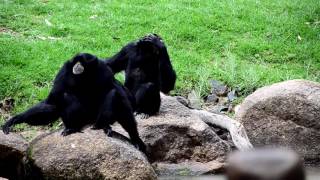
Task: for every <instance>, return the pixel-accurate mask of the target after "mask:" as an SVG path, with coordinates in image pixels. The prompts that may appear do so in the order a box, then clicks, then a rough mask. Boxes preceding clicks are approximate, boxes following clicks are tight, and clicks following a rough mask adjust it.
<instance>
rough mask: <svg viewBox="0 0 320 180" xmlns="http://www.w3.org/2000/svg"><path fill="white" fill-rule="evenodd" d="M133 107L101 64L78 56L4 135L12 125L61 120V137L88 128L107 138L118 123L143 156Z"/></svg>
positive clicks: (93, 58) (131, 99)
mask: <svg viewBox="0 0 320 180" xmlns="http://www.w3.org/2000/svg"><path fill="white" fill-rule="evenodd" d="M133 104H134V97H133V96H132V95H131V94H130V91H129V90H127V89H126V88H125V87H124V86H122V85H121V84H120V83H119V82H118V81H116V79H115V78H114V75H113V73H112V71H111V69H110V68H109V67H108V66H107V65H106V63H105V62H104V61H102V60H99V59H98V58H97V57H96V56H93V55H91V54H86V53H83V54H78V55H76V56H74V57H73V58H72V59H71V60H69V61H67V62H66V63H65V64H64V66H63V67H62V68H61V70H60V71H59V73H58V74H57V76H56V78H55V80H54V84H53V88H52V90H51V91H50V93H49V96H48V97H47V98H46V99H45V100H43V101H42V102H40V103H39V104H37V105H35V106H34V107H32V108H30V109H29V110H27V111H25V112H23V113H21V114H18V115H16V116H14V117H13V118H11V119H10V120H8V121H7V122H6V123H5V124H4V126H3V132H4V133H6V134H8V133H9V131H10V128H11V126H13V125H15V124H19V123H28V124H30V125H47V124H49V123H51V122H53V121H55V120H57V119H58V118H59V117H61V119H62V121H63V123H64V126H65V129H64V131H63V132H62V135H63V136H67V135H69V134H71V133H75V132H79V131H81V129H82V128H83V127H84V126H86V125H89V124H93V129H103V130H104V131H105V133H106V134H108V135H109V136H110V135H111V134H110V133H111V131H112V130H111V127H110V124H113V123H114V122H115V121H118V122H119V124H120V125H121V126H122V127H123V128H124V129H125V130H126V131H127V132H128V134H129V136H130V138H131V141H132V143H133V144H134V145H135V146H136V147H137V148H139V149H140V150H141V151H143V152H144V151H145V144H144V143H143V141H142V140H141V139H140V137H139V134H138V131H137V125H136V122H135V119H134V115H133V111H134V110H133V108H132V105H133Z"/></svg>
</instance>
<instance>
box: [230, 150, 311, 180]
mask: <svg viewBox="0 0 320 180" xmlns="http://www.w3.org/2000/svg"><path fill="white" fill-rule="evenodd" d="M227 177H228V180H304V179H305V172H304V168H303V166H302V162H301V159H300V157H299V156H298V155H297V154H296V153H294V152H293V151H290V150H286V149H255V150H250V151H242V152H236V153H233V154H231V155H230V156H229V158H228V168H227Z"/></svg>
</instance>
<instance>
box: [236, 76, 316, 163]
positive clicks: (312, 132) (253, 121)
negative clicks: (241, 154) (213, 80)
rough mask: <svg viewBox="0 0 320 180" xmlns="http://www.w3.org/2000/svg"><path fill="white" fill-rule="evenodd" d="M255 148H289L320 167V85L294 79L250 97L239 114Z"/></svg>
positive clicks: (239, 118) (261, 89) (238, 117)
mask: <svg viewBox="0 0 320 180" xmlns="http://www.w3.org/2000/svg"><path fill="white" fill-rule="evenodd" d="M235 117H236V119H237V120H239V121H240V122H242V123H243V125H244V126H245V128H246V130H247V132H248V136H249V139H250V140H251V142H252V144H253V145H254V146H265V145H271V146H287V147H290V148H292V149H294V150H296V151H297V152H298V153H299V154H300V155H301V156H302V157H303V158H304V160H305V163H306V164H311V165H319V164H320V84H319V83H316V82H311V81H306V80H290V81H285V82H281V83H277V84H273V85H271V86H267V87H263V88H260V89H258V90H257V91H255V92H254V93H253V94H251V95H250V96H248V97H247V98H246V99H245V100H244V101H243V103H242V104H241V105H240V108H239V110H238V111H237V112H236V115H235Z"/></svg>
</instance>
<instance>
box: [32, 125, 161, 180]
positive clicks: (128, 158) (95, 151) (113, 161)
mask: <svg viewBox="0 0 320 180" xmlns="http://www.w3.org/2000/svg"><path fill="white" fill-rule="evenodd" d="M28 156H29V159H31V161H32V162H33V164H32V166H33V169H37V170H38V172H37V173H35V172H33V174H37V176H36V177H37V178H44V179H156V174H155V172H154V170H153V168H152V166H151V165H150V164H149V162H148V161H147V159H146V157H145V156H144V154H143V153H141V152H140V151H138V150H137V149H136V148H135V147H134V146H132V145H131V144H130V143H128V142H127V141H126V139H125V138H121V136H120V137H116V136H114V137H107V136H106V135H105V133H104V132H103V131H100V130H99V131H97V130H91V129H86V130H84V131H83V133H75V134H71V135H68V136H66V137H64V136H61V130H60V131H57V132H53V133H50V134H46V135H42V136H40V137H37V138H36V139H35V140H33V141H32V142H31V144H30V147H29V149H28ZM40 176H41V177H40Z"/></svg>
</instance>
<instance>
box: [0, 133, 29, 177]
mask: <svg viewBox="0 0 320 180" xmlns="http://www.w3.org/2000/svg"><path fill="white" fill-rule="evenodd" d="M27 147H28V145H27V142H26V140H24V139H23V138H22V137H21V136H19V135H16V134H9V135H5V134H3V132H2V131H0V177H6V178H9V179H22V178H23V177H24V176H25V174H24V166H23V158H24V157H25V155H26V150H27Z"/></svg>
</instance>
